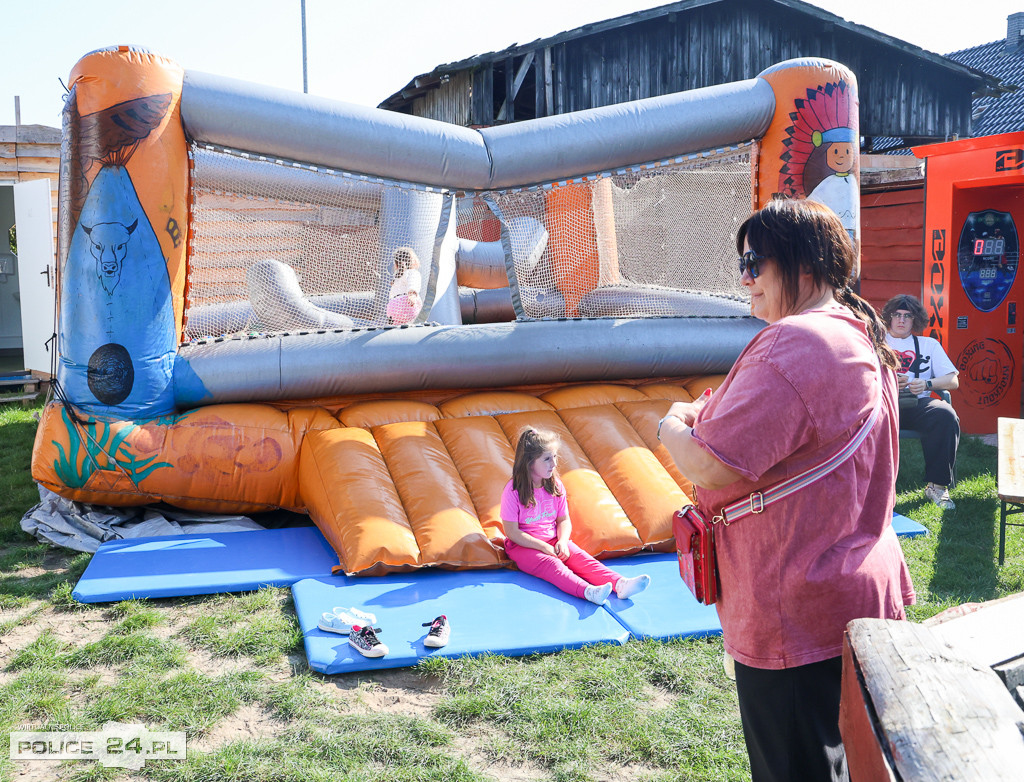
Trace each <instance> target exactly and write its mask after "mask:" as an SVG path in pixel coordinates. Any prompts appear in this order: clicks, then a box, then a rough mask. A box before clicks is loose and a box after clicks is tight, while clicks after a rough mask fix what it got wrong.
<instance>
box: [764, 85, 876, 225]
mask: <svg viewBox="0 0 1024 782" xmlns="http://www.w3.org/2000/svg"><path fill="white" fill-rule="evenodd" d="M794 106H795V111H793V112H792V113H791V114H790V115H789V117H790V119H791V120H792V121H793V124H792V125H790V126H789V127H788V128H786V134H787V138H786V139H785V140H783V142H782V143H783V144H784V145H785V146H786V151H785V152H784V153H783V154H782V159H783V161H784V164H783V166H782V168H781V170H780V173H779V190H780V191H781V192H782V193H784V194H785V195H787V196H789V197H791V198H809V199H810V200H812V201H817V202H819V203H822V204H825V205H826V206H828V207H829V208H831V209H832V211H834V212H835V213H836V214H837V215H839V219H840V220H842V221H843V227H844V228H846V230H847V231H849V233H850V236H851V237H854V236H855V234H856V231H857V225H858V223H859V218H860V185H859V182H858V176H859V174H860V171H859V170H858V163H857V160H858V158H857V150H858V145H859V139H858V138H857V133H856V130H855V128H856V127H857V118H856V111H857V105H856V103H855V102H854V101H853V100H851V98H850V94H849V91H848V89H847V84H846V82H845V81H837V82H831V83H829V84H826V85H825V86H823V87H821V86H819V87H818V88H817V89H813V90H807V97H806V98H798V99H797V100H795V101H794Z"/></svg>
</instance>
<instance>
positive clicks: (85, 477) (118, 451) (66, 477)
mask: <svg viewBox="0 0 1024 782" xmlns="http://www.w3.org/2000/svg"><path fill="white" fill-rule="evenodd" d="M186 415H187V414H186ZM61 417H62V418H63V419H64V425H65V427H66V428H67V432H68V451H67V453H65V451H64V447H63V446H62V445H61V443H59V442H57V441H56V440H52V441H51V442H52V443H53V445H55V446H56V447H57V453H58V458H57V459H56V460H55V461H54V463H53V469H54V471H55V472H56V473H57V475H58V477H59V478H60V479H61V481H63V483H64V485H65V486H67V487H69V488H73V489H79V488H82V487H83V486H85V484H86V483H88V481H89V478H90V477H92V474H93V473H94V472H96V471H97V470H106V471H109V472H122V473H125V474H127V475H128V477H129V478H130V479H131V481H132V482H133V483H134V484H135V485H136V487H137V486H138V484H139V482H140V481H143V480H145V479H146V477H148V476H149V475H150V474H151V473H152V472H153V471H154V470H158V469H160V468H161V467H171V466H172V465H171V464H170V462H158V461H156V459H157V458H158V455H157V454H154V455H153V456H150V457H148V458H146V459H140V458H139V457H138V455H137V454H135V453H133V452H132V450H131V448H130V447H129V446H128V445H127V444H126V443H125V439H126V438H127V437H128V435H129V434H131V433H132V431H133V430H134V429H135V428H136V426H137V425H136V424H134V423H125V425H124V426H123V427H121V428H120V429H119V430H117V431H116V432H115V431H114V428H113V426H111V424H109V423H105V422H103V421H97V420H96V419H92V418H90V419H87V420H85V421H83V422H81V424H80V425H76V424H75V423H73V422H72V420H71V418H70V417H69V415H68V411H67V409H65V408H62V409H61ZM182 418H184V415H181V416H174V415H171V416H162V417H161V418H159V419H155V420H156V423H157V424H158V425H161V426H168V425H171V424H173V423H175V422H177V421H179V420H181V419H182ZM83 453H84V456H85V458H84V459H83V458H82V456H83ZM79 461H81V463H82V466H81V468H79V466H78V463H79Z"/></svg>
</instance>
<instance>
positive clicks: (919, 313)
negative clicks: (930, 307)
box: [882, 293, 928, 334]
mask: <svg viewBox="0 0 1024 782" xmlns="http://www.w3.org/2000/svg"><path fill="white" fill-rule="evenodd" d="M896 310H907V311H908V312H910V316H911V317H912V318H913V319H914V324H913V326H911V331H913V333H915V334H920V333H921V332H922V331H924V329H925V326H927V325H928V313H927V312H925V311H924V305H923V304H921V302H920V301H918V300H917V299H916V298H914V297H913V296H911V295H910V294H909V293H901V294H900V295H899V296H893V297H892V298H891V299H889V301H887V302H886V303H885V306H884V307H882V320H884V321H885V327H886V328H888V327H889V324H890V323H892V316H893V315H895V314H896Z"/></svg>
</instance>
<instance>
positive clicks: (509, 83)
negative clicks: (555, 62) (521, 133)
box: [495, 52, 534, 122]
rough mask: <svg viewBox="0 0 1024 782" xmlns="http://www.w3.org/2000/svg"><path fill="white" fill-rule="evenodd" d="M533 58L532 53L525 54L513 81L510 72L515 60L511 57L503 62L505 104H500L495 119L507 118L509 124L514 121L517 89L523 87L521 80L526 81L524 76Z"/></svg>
mask: <svg viewBox="0 0 1024 782" xmlns="http://www.w3.org/2000/svg"><path fill="white" fill-rule="evenodd" d="M533 57H534V53H533V52H527V53H526V56H525V57H523V61H522V63H520V65H519V70H518V71H516V75H515V78H514V79H513V78H512V71H513V70H514V68H515V60H514V59H513V58H512V57H509V58H508V59H506V60H505V102H504V103H502V104H501V110H500V111H499V112H498V116H497V117H496V118H495V119H498V120H503V119H506V118H507V119H508V121H509V122H513V121H514V120H515V110H514V104H515V100H516V95H518V94H519V88H520V87H522V86H523V80H524V79H526V74H527V73H529V71H530V66H531V65H533Z"/></svg>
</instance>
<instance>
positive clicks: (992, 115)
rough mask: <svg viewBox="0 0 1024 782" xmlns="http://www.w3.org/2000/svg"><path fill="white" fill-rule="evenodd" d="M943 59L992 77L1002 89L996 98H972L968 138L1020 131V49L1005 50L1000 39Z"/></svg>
mask: <svg viewBox="0 0 1024 782" xmlns="http://www.w3.org/2000/svg"><path fill="white" fill-rule="evenodd" d="M946 56H947V57H948V58H949V59H951V60H956V61H957V62H959V63H961V64H963V65H966V66H968V67H970V68H974V69H976V70H980V71H984V72H985V73H989V74H991V75H992V76H995V77H996V78H998V79H999V80H1000V81H1001V82H1002V83H1003V87H1004V88H1005V91H1003V92H1001V94H999V95H980V96H978V97H976V98H975V99H974V101H973V103H972V107H973V112H972V119H971V135H972V136H993V135H996V134H997V133H1010V132H1013V131H1017V130H1024V89H1020V87H1021V86H1024V46H1018V47H1017V48H1016V49H1013V50H1011V51H1007V49H1006V41H1005V40H1004V39H1002V38H1000V39H999V40H998V41H993V42H992V43H983V44H981V46H972V47H971V48H969V49H961V50H960V51H958V52H953V53H952V54H947V55H946ZM1014 88H1016V89H1014Z"/></svg>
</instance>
